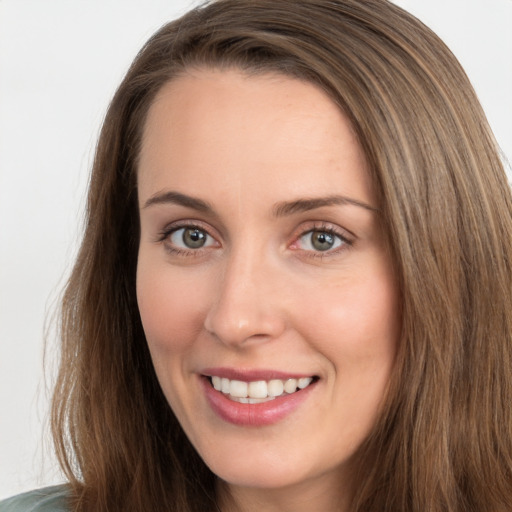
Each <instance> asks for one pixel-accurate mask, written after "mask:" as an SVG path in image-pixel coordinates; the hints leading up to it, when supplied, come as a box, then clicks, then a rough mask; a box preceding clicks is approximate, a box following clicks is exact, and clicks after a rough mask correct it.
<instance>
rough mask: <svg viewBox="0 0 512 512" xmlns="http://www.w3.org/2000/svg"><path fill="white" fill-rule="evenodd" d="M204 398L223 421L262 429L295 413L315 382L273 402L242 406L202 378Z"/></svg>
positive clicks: (208, 380)
mask: <svg viewBox="0 0 512 512" xmlns="http://www.w3.org/2000/svg"><path fill="white" fill-rule="evenodd" d="M201 380H202V383H203V388H204V392H205V395H206V398H207V400H208V403H209V404H210V407H211V408H212V409H213V411H214V412H215V413H216V414H217V415H218V416H219V417H220V418H222V419H223V420H224V421H227V422H229V423H232V424H234V425H240V426H246V427H262V426H265V425H272V424H274V423H277V422H278V421H280V420H282V419H284V418H285V417H286V416H288V415H290V414H291V413H292V412H293V411H295V410H296V409H297V408H298V407H299V406H300V405H301V404H302V403H303V402H304V401H305V400H306V399H307V398H308V396H309V395H310V393H311V391H312V390H313V388H314V387H315V386H316V382H313V383H312V384H310V385H309V386H308V387H307V388H304V389H301V390H300V391H296V392H295V393H291V394H290V395H281V396H279V397H277V398H274V400H269V401H268V402H262V403H259V404H242V403H240V402H235V401H233V400H230V399H229V398H227V396H226V395H224V394H223V393H221V392H220V391H217V390H216V389H214V388H213V386H212V385H211V383H210V379H208V378H206V377H202V379H201Z"/></svg>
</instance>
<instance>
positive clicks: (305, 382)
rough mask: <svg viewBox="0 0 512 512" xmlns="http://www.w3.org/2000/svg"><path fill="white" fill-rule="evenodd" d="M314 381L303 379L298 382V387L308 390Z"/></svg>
mask: <svg viewBox="0 0 512 512" xmlns="http://www.w3.org/2000/svg"><path fill="white" fill-rule="evenodd" d="M312 380H313V379H312V378H311V377H302V378H300V379H299V380H298V382H297V387H298V388H299V389H304V388H307V387H308V386H309V385H310V384H311V381H312Z"/></svg>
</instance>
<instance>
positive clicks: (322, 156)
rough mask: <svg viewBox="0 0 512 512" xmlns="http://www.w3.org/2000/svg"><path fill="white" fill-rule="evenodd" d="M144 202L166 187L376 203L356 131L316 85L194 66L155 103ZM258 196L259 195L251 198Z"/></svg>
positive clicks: (146, 133)
mask: <svg viewBox="0 0 512 512" xmlns="http://www.w3.org/2000/svg"><path fill="white" fill-rule="evenodd" d="M138 172H139V188H140V194H141V195H142V196H144V195H145V196H148V195H150V194H151V193H155V192H158V191H160V190H162V189H164V188H166V187H173V188H180V187H182V188H186V189H187V192H188V190H189V189H190V188H194V190H195V192H196V194H198V195H201V194H209V193H211V192H212V190H215V191H216V192H217V193H218V194H220V193H222V194H227V193H229V192H230V191H233V190H234V188H235V187H238V189H237V193H239V194H240V193H241V191H243V190H246V191H252V192H253V193H257V192H262V193H265V195H266V196H269V197H270V196H271V195H275V196H276V197H275V198H274V199H275V200H281V199H283V198H282V197H277V196H279V192H281V193H282V194H299V195H308V196H311V195H315V194H326V193H329V192H332V188H333V187H334V188H336V187H337V186H338V187H339V188H340V190H337V192H340V193H343V194H349V195H353V196H355V197H356V198H359V199H361V200H366V201H368V200H370V199H371V196H372V193H371V184H370V179H369V174H368V172H367V169H366V160H365V157H364V154H363V152H362V149H361V147H360V145H359V143H358V141H357V138H356V136H355V134H354V132H353V130H352V126H351V125H350V123H349V122H348V120H347V119H346V117H345V116H344V115H343V113H342V112H341V110H340V109H339V108H338V107H337V106H336V105H335V104H334V102H333V101H332V100H331V99H330V98H329V97H328V96H327V95H326V94H325V93H324V92H323V91H321V90H320V89H319V88H318V87H316V86H315V85H313V84H311V83H309V82H304V81H301V80H298V79H294V78H289V77H286V76H283V75H279V74H262V75H247V74H243V73H242V72H240V71H237V70H229V71H225V70H224V71H219V70H193V71H190V72H189V73H187V74H184V75H182V76H180V77H178V78H176V79H173V80H172V81H170V82H169V83H167V84H166V85H165V86H164V87H163V88H162V89H161V90H160V91H159V93H158V95H157V96H156V98H155V100H154V102H153V103H152V105H151V107H150V109H149V112H148V116H147V119H146V123H145V126H144V130H143V139H142V148H141V154H140V160H139V170H138ZM247 199H249V197H248V198H247Z"/></svg>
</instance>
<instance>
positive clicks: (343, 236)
mask: <svg viewBox="0 0 512 512" xmlns="http://www.w3.org/2000/svg"><path fill="white" fill-rule="evenodd" d="M314 231H325V232H326V233H330V234H332V235H334V236H336V237H338V238H339V239H340V240H341V241H342V244H341V246H338V247H336V248H334V249H329V250H326V251H313V250H309V249H301V248H294V247H293V245H294V244H297V243H298V241H299V240H300V239H301V238H302V237H303V236H305V235H307V234H308V233H311V232H314ZM355 239H356V236H355V235H354V234H353V233H352V232H350V231H349V230H347V229H345V228H342V227H341V226H338V225H336V224H333V223H332V222H326V221H311V222H306V223H303V224H301V225H300V226H299V228H297V229H296V230H295V232H294V234H293V236H292V240H293V241H292V243H291V244H290V246H289V247H290V248H291V249H292V250H294V251H297V252H299V251H300V252H302V253H306V254H308V255H310V256H312V257H327V256H331V255H335V254H337V253H338V252H340V251H344V250H346V249H348V248H349V247H351V246H352V245H353V244H354V242H355Z"/></svg>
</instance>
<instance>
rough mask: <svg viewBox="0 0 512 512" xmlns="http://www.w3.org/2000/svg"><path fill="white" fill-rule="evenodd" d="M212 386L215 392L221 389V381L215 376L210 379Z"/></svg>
mask: <svg viewBox="0 0 512 512" xmlns="http://www.w3.org/2000/svg"><path fill="white" fill-rule="evenodd" d="M212 384H213V387H214V388H215V389H216V390H217V391H220V390H221V389H222V379H221V378H220V377H217V376H216V375H214V376H213V377H212Z"/></svg>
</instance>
